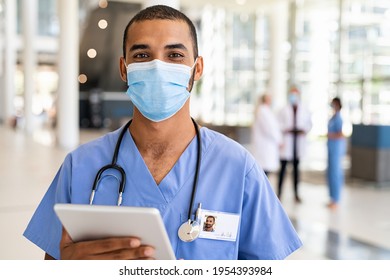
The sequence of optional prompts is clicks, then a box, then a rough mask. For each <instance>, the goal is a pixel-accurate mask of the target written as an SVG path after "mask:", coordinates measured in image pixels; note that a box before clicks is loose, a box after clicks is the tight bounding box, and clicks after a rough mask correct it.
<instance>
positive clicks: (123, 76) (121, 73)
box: [119, 56, 127, 83]
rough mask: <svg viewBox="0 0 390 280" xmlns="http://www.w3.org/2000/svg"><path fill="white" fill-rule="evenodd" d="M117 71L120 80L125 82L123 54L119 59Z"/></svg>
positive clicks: (125, 73)
mask: <svg viewBox="0 0 390 280" xmlns="http://www.w3.org/2000/svg"><path fill="white" fill-rule="evenodd" d="M119 73H120V75H121V79H122V81H124V82H126V83H127V69H126V60H125V58H124V57H123V56H122V57H121V58H120V59H119Z"/></svg>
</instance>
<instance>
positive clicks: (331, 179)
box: [327, 97, 345, 209]
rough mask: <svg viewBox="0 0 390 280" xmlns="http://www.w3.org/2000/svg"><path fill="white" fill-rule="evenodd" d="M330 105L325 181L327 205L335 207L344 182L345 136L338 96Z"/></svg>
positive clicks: (331, 207)
mask: <svg viewBox="0 0 390 280" xmlns="http://www.w3.org/2000/svg"><path fill="white" fill-rule="evenodd" d="M331 107H332V109H333V116H332V117H331V118H330V120H329V122H328V143H327V146H328V170H327V181H328V187H329V195H330V200H331V201H330V202H329V204H328V207H329V208H330V209H336V208H337V205H338V203H339V201H340V195H341V190H342V187H343V184H344V171H343V167H342V159H343V156H344V154H345V138H344V135H343V120H342V118H341V113H340V110H341V107H342V105H341V100H340V98H338V97H335V98H333V99H332V102H331Z"/></svg>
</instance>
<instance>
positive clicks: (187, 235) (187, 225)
mask: <svg viewBox="0 0 390 280" xmlns="http://www.w3.org/2000/svg"><path fill="white" fill-rule="evenodd" d="M191 120H192V122H193V124H194V127H195V131H196V138H197V142H198V152H197V153H198V154H197V160H196V169H195V179H194V183H193V187H192V194H191V202H190V207H189V209H188V221H186V222H184V223H183V224H182V225H181V226H180V227H179V230H178V232H177V233H178V235H179V238H180V239H181V240H182V241H184V242H191V241H194V240H195V239H197V238H198V237H199V234H200V224H199V219H200V211H201V207H202V204H201V203H199V205H198V209H197V210H196V213H195V220H192V219H191V213H192V211H193V204H194V200H195V196H196V190H197V185H198V179H199V170H200V162H201V158H202V141H201V138H200V132H199V127H198V125H197V123H196V122H195V120H194V119H192V118H191ZM131 122H132V120H130V121H129V122H127V124H126V125H125V126H124V127H123V129H122V131H121V133H120V135H119V138H118V141H117V142H116V145H115V151H114V155H113V157H112V162H111V164H107V165H105V166H103V167H102V168H100V169H99V171H98V172H97V174H96V177H95V180H94V182H93V185H92V191H91V195H90V198H89V204H91V205H92V204H93V201H94V198H95V193H96V191H97V187H98V185H99V182H100V180H101V179H102V175H103V173H104V172H105V171H106V170H108V169H115V170H117V171H118V172H119V174H120V178H119V179H118V181H119V190H118V192H119V194H118V201H117V205H118V206H120V205H121V204H122V196H123V192H124V191H125V184H126V173H125V171H124V170H123V168H122V167H121V166H120V165H118V164H117V160H118V154H119V148H120V145H121V143H122V140H123V136H124V135H125V133H126V132H127V130H128V129H129V126H130V124H131Z"/></svg>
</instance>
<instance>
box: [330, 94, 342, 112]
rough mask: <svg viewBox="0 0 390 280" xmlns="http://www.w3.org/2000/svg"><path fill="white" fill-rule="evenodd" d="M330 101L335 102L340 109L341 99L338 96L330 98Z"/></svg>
mask: <svg viewBox="0 0 390 280" xmlns="http://www.w3.org/2000/svg"><path fill="white" fill-rule="evenodd" d="M332 103H336V105H337V106H338V107H339V108H340V109H341V108H342V107H343V106H342V105H341V99H340V98H339V97H335V98H333V99H332Z"/></svg>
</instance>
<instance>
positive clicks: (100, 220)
mask: <svg viewBox="0 0 390 280" xmlns="http://www.w3.org/2000/svg"><path fill="white" fill-rule="evenodd" d="M54 210H55V212H56V214H57V216H58V217H59V219H60V221H61V223H62V224H63V226H64V227H65V229H66V231H67V232H68V233H69V235H70V236H71V238H72V240H73V241H75V242H77V241H87V240H95V239H102V238H109V237H128V236H134V237H138V238H140V239H141V243H142V244H145V245H150V246H153V247H154V248H155V250H156V251H155V252H156V253H155V257H156V259H158V260H174V259H176V258H175V254H174V253H173V250H172V247H171V243H170V241H169V238H168V234H167V232H166V230H165V226H164V223H163V221H162V218H161V215H160V212H159V211H158V210H157V209H156V208H147V207H128V206H106V205H88V204H56V205H55V206H54Z"/></svg>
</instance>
